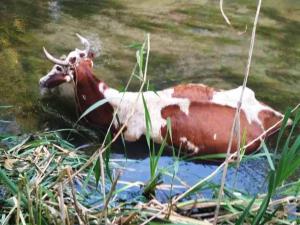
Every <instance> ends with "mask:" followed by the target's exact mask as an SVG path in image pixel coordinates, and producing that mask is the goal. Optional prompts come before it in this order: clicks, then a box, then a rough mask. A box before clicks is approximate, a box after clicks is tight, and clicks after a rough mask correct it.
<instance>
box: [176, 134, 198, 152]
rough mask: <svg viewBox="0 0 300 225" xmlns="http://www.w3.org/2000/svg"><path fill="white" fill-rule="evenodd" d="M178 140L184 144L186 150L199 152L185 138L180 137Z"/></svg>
mask: <svg viewBox="0 0 300 225" xmlns="http://www.w3.org/2000/svg"><path fill="white" fill-rule="evenodd" d="M179 140H180V142H182V143H185V144H186V146H187V148H188V149H189V150H192V151H193V152H194V153H197V152H198V151H199V148H198V147H197V146H196V145H195V144H193V143H192V142H190V141H189V140H188V139H187V138H186V137H181V138H180V139H179Z"/></svg>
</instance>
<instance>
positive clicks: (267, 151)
mask: <svg viewBox="0 0 300 225" xmlns="http://www.w3.org/2000/svg"><path fill="white" fill-rule="evenodd" d="M262 147H263V149H264V151H265V154H266V157H267V160H268V163H269V166H270V168H271V170H273V171H275V167H274V163H273V161H272V159H271V155H270V152H269V150H268V148H267V146H266V143H265V142H263V144H262Z"/></svg>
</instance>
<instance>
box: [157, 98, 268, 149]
mask: <svg viewBox="0 0 300 225" xmlns="http://www.w3.org/2000/svg"><path fill="white" fill-rule="evenodd" d="M161 115H162V117H163V118H164V119H167V118H168V117H169V118H170V119H171V126H172V139H173V143H174V145H175V146H180V145H182V147H183V149H185V150H187V151H188V149H187V148H188V145H187V143H184V142H182V138H183V139H184V138H186V139H187V141H189V142H190V143H191V144H193V145H195V146H196V147H197V148H198V149H197V152H196V151H194V153H195V154H197V155H201V154H216V153H226V151H227V147H228V141H229V136H230V132H231V127H232V123H233V118H234V115H235V109H234V108H231V107H227V106H220V105H217V104H212V103H205V102H192V103H191V105H190V107H189V114H188V115H186V114H185V113H184V112H182V111H181V110H180V107H179V106H178V105H170V106H167V107H165V108H163V109H162V111H161ZM240 121H241V131H240V135H241V137H242V136H243V133H244V132H245V135H246V143H249V142H250V141H252V140H254V139H255V138H257V137H258V136H259V135H260V134H261V133H262V132H263V131H262V129H261V127H260V125H259V124H257V123H255V122H252V123H251V124H249V123H248V120H247V118H246V115H245V113H244V112H243V111H242V112H241V115H240ZM161 133H162V136H163V137H165V136H166V135H167V127H166V126H164V127H162V128H161ZM169 143H170V140H169ZM237 143H238V139H237V138H234V139H233V143H232V149H231V151H234V150H236V147H237ZM259 145H260V141H256V142H255V143H254V144H252V145H251V146H249V147H248V148H247V149H246V152H247V153H250V152H253V151H254V150H256V149H257V148H258V147H259Z"/></svg>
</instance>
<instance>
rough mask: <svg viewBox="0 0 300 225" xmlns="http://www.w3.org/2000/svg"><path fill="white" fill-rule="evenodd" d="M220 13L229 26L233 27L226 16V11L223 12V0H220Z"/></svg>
mask: <svg viewBox="0 0 300 225" xmlns="http://www.w3.org/2000/svg"><path fill="white" fill-rule="evenodd" d="M220 11H221V13H222V16H223V18H224V19H225V21H226V23H227V24H228V25H231V23H230V21H229V19H228V17H227V16H226V14H225V13H224V10H223V0H220Z"/></svg>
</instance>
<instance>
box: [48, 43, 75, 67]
mask: <svg viewBox="0 0 300 225" xmlns="http://www.w3.org/2000/svg"><path fill="white" fill-rule="evenodd" d="M43 50H44V53H45V55H46V57H47V59H49V60H50V61H51V62H53V63H55V64H58V65H61V66H67V65H69V63H68V61H67V60H61V59H57V58H55V57H53V56H52V55H50V53H49V52H48V51H47V50H46V48H45V47H43Z"/></svg>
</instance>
